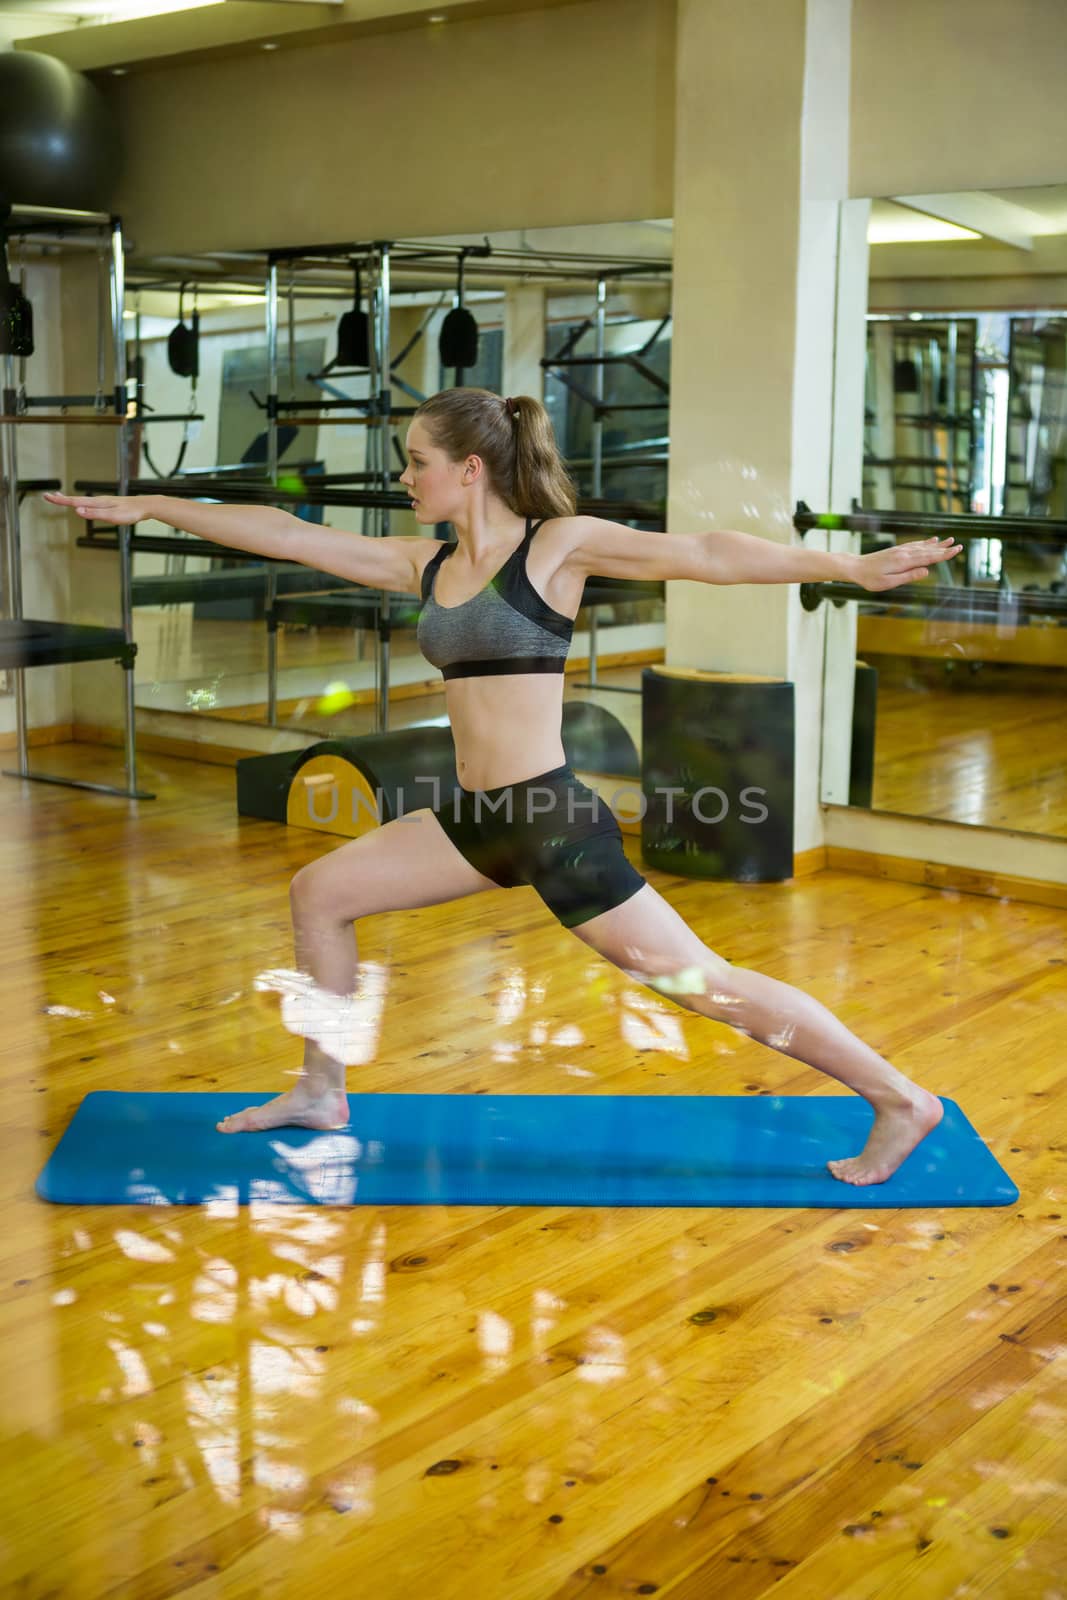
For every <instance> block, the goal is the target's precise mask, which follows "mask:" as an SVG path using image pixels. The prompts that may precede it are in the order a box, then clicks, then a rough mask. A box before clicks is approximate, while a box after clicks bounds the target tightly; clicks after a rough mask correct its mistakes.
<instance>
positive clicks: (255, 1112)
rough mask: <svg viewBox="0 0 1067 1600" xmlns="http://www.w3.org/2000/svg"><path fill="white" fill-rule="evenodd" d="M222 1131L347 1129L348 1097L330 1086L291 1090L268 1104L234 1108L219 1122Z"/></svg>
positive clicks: (218, 1126)
mask: <svg viewBox="0 0 1067 1600" xmlns="http://www.w3.org/2000/svg"><path fill="white" fill-rule="evenodd" d="M215 1126H216V1128H217V1129H218V1131H219V1132H220V1133H259V1132H261V1131H262V1130H263V1129H264V1128H321V1129H323V1130H326V1129H330V1128H346V1127H347V1126H348V1096H347V1095H346V1094H345V1091H344V1090H343V1089H330V1090H328V1091H327V1092H326V1093H325V1094H318V1095H313V1094H310V1093H309V1092H308V1091H307V1090H306V1089H300V1088H299V1087H297V1088H295V1089H290V1090H289V1092H288V1094H280V1095H279V1096H278V1098H277V1100H268V1101H267V1103H266V1105H262V1106H249V1107H248V1109H247V1110H246V1111H234V1112H232V1113H231V1114H230V1116H228V1117H223V1119H222V1121H221V1122H216V1124H215Z"/></svg>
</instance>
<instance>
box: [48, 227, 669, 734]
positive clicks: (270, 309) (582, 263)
mask: <svg viewBox="0 0 1067 1600" xmlns="http://www.w3.org/2000/svg"><path fill="white" fill-rule="evenodd" d="M475 251H476V253H475V254H473V255H472V248H471V247H470V246H461V245H436V244H432V243H430V244H423V243H420V242H417V241H416V242H400V243H396V242H392V241H385V240H380V241H372V242H370V243H367V242H363V243H360V242H356V241H352V242H348V243H342V244H328V245H313V246H293V247H289V248H284V249H277V250H272V251H269V252H267V253H266V255H265V256H263V255H254V256H252V257H251V258H250V257H249V256H248V255H239V256H235V257H232V258H231V257H229V256H227V255H225V254H222V255H219V256H217V257H214V258H208V259H213V260H215V261H216V262H218V263H220V264H221V269H225V270H220V271H219V272H218V274H217V278H216V279H213V278H212V277H211V276H210V274H209V273H207V272H203V273H201V272H197V273H195V274H194V273H192V272H190V270H189V268H188V266H187V265H183V268H182V270H181V272H180V273H179V274H178V275H177V276H178V277H180V278H181V279H182V280H183V281H184V282H185V283H186V284H187V285H188V284H189V283H191V282H193V281H194V278H195V282H196V283H197V284H198V285H199V286H201V287H205V286H207V285H208V284H211V283H213V282H216V281H217V282H219V283H222V282H227V281H228V280H229V279H231V278H232V277H233V276H237V277H238V278H239V279H241V280H244V279H247V278H249V277H253V276H257V273H256V268H257V267H258V268H259V270H264V261H265V279H266V312H265V316H266V332H267V346H268V371H269V379H268V394H267V397H266V400H265V401H263V402H258V401H257V403H258V404H260V405H261V408H262V409H263V411H264V412H265V415H266V421H267V433H268V441H267V462H266V475H265V476H261V477H250V476H249V477H245V476H242V477H239V478H238V477H236V476H226V475H223V476H222V477H219V478H213V477H212V476H211V474H210V472H205V473H204V474H203V475H197V478H196V483H195V487H196V490H197V494H198V496H210V498H212V499H218V500H220V501H227V500H229V501H237V502H242V503H248V502H252V503H260V504H264V505H274V504H278V505H282V504H289V505H301V504H302V505H350V506H358V507H361V508H363V510H364V512H365V513H366V512H368V511H370V512H371V513H372V514H373V513H377V515H376V516H373V517H372V521H371V526H370V527H369V528H368V529H367V531H369V532H372V533H379V534H384V533H386V532H387V530H388V525H389V512H390V510H391V509H393V508H394V507H395V508H396V509H405V508H406V507H407V505H408V498H407V496H406V495H405V494H402V493H397V492H393V491H392V490H391V489H390V483H391V475H390V471H389V449H390V444H391V442H392V439H391V431H390V429H391V423H392V422H393V421H394V420H400V419H401V418H403V417H406V416H410V415H411V414H412V413H413V412H414V410H415V409H416V408H415V407H414V406H394V405H393V404H392V396H391V384H390V381H389V380H390V377H391V376H392V374H391V364H390V362H389V295H390V284H391V282H392V281H393V268H394V265H395V264H397V263H399V264H400V267H401V268H402V270H403V274H404V276H405V277H406V278H409V279H410V278H414V279H415V281H416V282H417V281H418V280H419V278H421V277H422V276H423V275H426V276H428V277H430V278H431V279H433V280H435V285H434V286H435V287H436V286H439V280H440V277H441V273H442V269H443V268H444V267H445V266H446V265H447V264H449V263H458V262H459V260H460V259H461V257H463V256H465V258H466V265H465V272H466V274H467V275H468V276H479V277H483V278H485V277H488V278H490V279H500V278H504V279H507V280H513V279H514V280H519V281H523V280H527V279H531V278H532V279H535V280H537V281H545V280H549V281H551V280H562V281H564V282H573V281H574V280H575V279H578V280H583V279H586V280H587V279H589V278H590V277H593V278H594V280H595V281H596V282H598V283H600V282H602V281H603V282H606V281H607V280H609V279H611V278H614V277H622V276H628V277H645V278H652V279H653V280H655V281H660V280H662V279H663V278H664V276H666V277H668V278H669V275H670V262H658V261H650V260H641V259H640V258H634V257H618V258H612V257H606V258H605V257H590V256H586V255H581V254H576V253H568V252H558V251H557V252H534V251H529V250H497V249H496V248H495V247H494V248H493V249H492V252H491V257H492V258H491V260H488V259H486V260H479V259H478V257H479V256H484V252H483V251H482V250H481V248H480V247H475ZM231 260H232V262H233V266H232V267H231V266H230V262H231ZM357 262H358V263H359V264H360V266H361V267H366V268H368V269H369V271H370V278H371V293H370V296H369V300H370V318H371V327H372V338H371V341H370V354H371V361H372V366H371V367H370V368H369V369H367V370H368V374H369V377H370V383H371V391H372V393H371V397H370V398H369V399H367V400H355V399H333V400H323V401H321V402H319V401H307V400H302V401H295V400H294V401H283V400H281V399H280V398H279V395H278V377H279V371H278V369H279V361H278V296H279V283H278V268H279V266H280V265H281V264H283V263H288V264H289V266H290V282H289V292H290V305H291V304H292V294H293V293H294V292H295V289H294V275H295V269H296V268H297V267H298V266H299V265H300V264H301V263H308V264H311V265H315V264H319V266H320V270H321V268H323V267H325V268H326V269H327V271H329V269H331V268H333V269H336V270H337V271H338V272H339V273H340V272H344V273H345V275H346V276H345V278H344V279H343V280H342V279H340V278H338V280H337V282H333V281H332V280H330V279H328V278H323V277H322V276H319V277H317V278H316V279H314V280H313V282H312V283H311V284H309V285H308V286H307V287H306V288H305V289H303V290H301V291H300V292H301V293H304V294H306V293H307V289H308V288H310V289H311V290H312V291H315V290H317V291H318V292H319V293H320V294H327V295H329V296H330V297H331V298H333V297H336V295H337V292H338V291H339V290H341V289H342V288H343V287H347V285H348V283H349V282H350V274H351V271H352V268H353V266H354V265H355V264H356V263H357ZM249 264H251V270H249ZM136 276H137V285H136V286H137V288H139V289H148V288H153V289H158V288H173V287H174V286H175V283H176V282H177V277H167V278H160V277H159V276H158V275H156V274H153V273H146V272H145V271H142V272H141V273H138V274H136ZM133 277H134V274H133V273H131V287H132V279H133ZM665 325H666V319H665V320H664V322H663V323H661V326H660V329H658V330H657V335H656V336H658V333H659V332H660V331H662V327H663V326H665ZM650 342H651V341H650ZM408 348H410V344H409V346H408ZM646 348H647V346H646ZM398 359H399V358H398ZM587 359H588V358H587ZM605 359H606V360H611V359H613V358H611V357H607V358H605ZM619 359H620V360H631V359H632V358H631V357H629V356H626V357H620V358H619ZM392 364H395V363H392ZM576 364H581V362H579V363H576ZM396 381H397V382H399V380H396ZM659 381H660V382H661V381H662V380H659ZM413 398H414V396H413ZM137 409H138V418H139V420H142V421H151V420H159V421H163V420H171V419H164V418H162V417H156V415H155V413H153V414H152V415H151V416H143V415H142V414H141V408H140V406H138V408H137ZM323 410H326V411H328V412H330V413H337V412H341V413H343V412H344V411H353V410H356V411H361V412H364V413H365V414H366V420H367V423H368V426H369V427H370V428H371V430H372V431H371V433H370V434H369V435H368V446H369V452H370V454H371V456H372V457H373V466H372V467H371V469H370V470H368V471H367V472H366V473H361V474H354V475H348V474H332V475H331V476H330V477H329V478H328V479H327V480H326V482H325V483H324V484H322V486H321V487H320V486H319V484H318V483H316V486H315V487H314V488H311V487H310V485H309V486H308V487H305V488H302V489H301V490H299V491H298V492H294V491H286V490H281V489H279V488H278V487H277V478H278V449H277V429H278V426H279V423H280V422H281V421H284V420H286V419H287V418H288V419H290V420H293V421H299V420H303V419H302V418H301V417H300V415H299V414H300V413H301V412H310V413H311V414H312V415H313V416H314V419H315V421H316V422H318V423H321V422H322V421H323V419H322V418H321V416H320V415H319V413H320V412H321V411H323ZM177 420H183V419H180V418H179V419H177ZM338 420H342V418H338ZM344 420H347V419H344ZM353 478H358V479H360V480H361V481H364V482H369V483H372V484H375V483H376V486H375V487H372V488H368V489H366V490H351V489H344V488H342V489H333V488H331V487H330V485H331V484H332V483H340V482H348V483H350V482H352V481H353ZM76 487H77V488H79V489H83V490H85V491H86V492H87V493H107V492H113V491H114V489H115V485H114V484H110V483H106V482H98V481H84V482H83V481H79V482H78V484H77V485H76ZM190 487H191V485H190V481H189V479H187V478H183V479H178V480H173V481H166V480H158V479H137V480H133V481H128V483H127V487H126V490H125V492H128V493H133V494H151V493H155V494H160V493H173V494H175V495H176V496H179V497H180V496H188V495H189V490H190ZM581 509H583V510H585V511H588V512H590V513H593V514H604V513H609V512H614V513H615V514H616V515H617V516H629V517H630V518H632V519H634V520H640V521H655V520H657V519H658V518H659V517H660V516H661V514H662V510H661V508H660V507H658V506H656V505H649V504H644V503H641V502H634V503H632V504H631V503H630V502H625V501H616V502H611V503H604V504H601V503H600V502H599V500H598V499H593V500H590V501H586V502H584V503H583V504H582V507H581ZM366 521H367V519H366V518H365V526H366ZM123 531H124V532H125V533H127V534H129V533H130V532H131V530H129V529H126V530H123ZM78 544H79V545H80V546H82V547H84V548H91V549H98V550H99V549H114V548H116V545H115V543H114V541H113V540H108V539H101V538H100V537H98V536H97V535H96V534H95V533H94V531H93V529H92V527H91V526H90V528H89V529H88V530H87V531H86V533H85V534H84V535H83V536H82V537H81V538H80V539H79V540H78ZM189 544H190V541H189V540H188V539H182V538H180V537H175V536H165V535H164V536H159V535H144V534H139V533H136V532H134V533H133V537H132V541H131V549H132V550H138V549H141V550H152V551H166V552H175V553H188V551H189ZM198 553H203V554H208V555H209V556H210V555H215V556H217V557H222V556H231V557H232V556H236V557H238V558H240V559H242V560H245V561H249V562H252V561H257V560H258V559H259V558H258V557H256V556H253V555H250V554H249V552H247V551H230V550H227V549H226V548H224V547H222V546H214V547H213V548H212V549H211V550H209V551H200V552H198ZM275 582H276V578H275V569H274V567H273V566H271V565H270V564H268V567H267V572H266V585H267V611H268V617H269V616H271V614H272V613H273V609H274V605H275V601H276V592H275ZM383 593H384V592H383ZM374 614H375V620H376V628H377V634H378V652H377V655H376V658H375V698H376V707H377V731H379V732H386V731H388V684H389V639H390V632H391V630H390V626H389V621H390V619H389V601H388V595H387V594H385V595H384V605H382V606H378V607H376V608H375V613H374ZM590 618H591V632H592V630H593V629H595V608H593V607H591V608H590ZM276 673H277V657H276V637H275V632H274V630H273V629H270V628H269V630H268V698H267V719H268V723H269V724H270V725H271V726H277V696H276ZM627 692H630V693H639V692H640V691H637V690H631V691H627Z"/></svg>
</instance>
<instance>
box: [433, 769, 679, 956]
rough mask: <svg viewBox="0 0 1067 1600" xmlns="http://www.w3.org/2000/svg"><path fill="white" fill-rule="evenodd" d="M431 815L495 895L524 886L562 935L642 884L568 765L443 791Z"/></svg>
mask: <svg viewBox="0 0 1067 1600" xmlns="http://www.w3.org/2000/svg"><path fill="white" fill-rule="evenodd" d="M434 814H435V815H436V817H437V820H438V822H439V823H440V824H441V826H442V828H443V829H444V830H445V832H446V833H447V834H448V837H449V838H450V839H451V840H452V843H453V844H454V845H455V846H456V849H457V850H458V851H459V852H460V854H461V855H462V856H464V857H465V858H466V860H468V861H469V862H470V864H471V866H472V867H477V869H478V871H479V872H484V873H485V875H486V877H487V878H492V880H493V882H494V883H498V884H499V885H500V887H501V888H502V889H514V888H517V887H518V885H519V884H527V883H528V884H530V885H531V886H532V887H533V888H534V889H536V890H537V893H538V894H539V895H540V896H541V899H542V900H543V901H544V902H545V905H546V906H547V907H548V908H549V910H550V911H551V912H552V913H553V914H554V915H555V916H556V917H558V918H559V920H560V922H561V923H562V924H563V926H564V927H565V928H576V927H578V926H579V925H580V924H581V923H583V922H588V921H589V919H590V918H591V917H598V916H600V915H601V913H602V912H604V911H611V910H613V909H614V907H615V906H619V905H622V903H623V901H624V900H629V898H630V896H631V895H633V894H636V893H637V891H638V889H640V888H642V887H643V886H644V884H645V883H646V882H647V881H648V880H647V879H646V878H643V877H642V876H641V874H640V873H639V872H638V871H637V869H636V868H635V867H633V866H632V865H631V864H630V862H629V861H628V860H627V859H626V855H625V854H624V852H623V848H622V830H621V829H620V827H619V824H618V822H617V821H616V820H615V817H614V815H613V814H612V812H611V809H610V808H609V807H608V806H607V805H606V803H605V802H604V801H603V800H601V799H600V797H599V796H598V795H597V794H596V793H595V791H594V790H592V789H590V788H589V787H588V786H587V785H586V784H584V783H581V782H580V781H579V779H578V778H577V777H576V776H575V774H574V771H573V769H572V768H571V766H570V764H569V763H567V764H566V765H564V766H562V767H557V768H556V769H555V771H553V772H543V773H541V775H540V776H539V777H537V778H527V779H526V780H525V781H524V782H523V783H509V784H506V785H504V787H502V788H500V789H460V788H456V789H453V790H452V791H451V793H449V791H448V790H447V789H446V790H445V791H444V793H443V797H442V800H441V804H440V806H438V807H435V808H434Z"/></svg>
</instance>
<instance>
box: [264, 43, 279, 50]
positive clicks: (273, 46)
mask: <svg viewBox="0 0 1067 1600" xmlns="http://www.w3.org/2000/svg"><path fill="white" fill-rule="evenodd" d="M277 48H278V46H277V45H276V44H264V45H260V49H261V50H277Z"/></svg>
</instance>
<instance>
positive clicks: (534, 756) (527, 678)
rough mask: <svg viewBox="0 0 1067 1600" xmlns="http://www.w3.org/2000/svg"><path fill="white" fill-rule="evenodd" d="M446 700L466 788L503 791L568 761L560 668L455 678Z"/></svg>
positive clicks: (447, 688)
mask: <svg viewBox="0 0 1067 1600" xmlns="http://www.w3.org/2000/svg"><path fill="white" fill-rule="evenodd" d="M445 704H446V705H447V706H448V719H449V721H450V722H451V724H452V737H453V739H454V740H455V745H456V775H457V777H458V778H459V782H460V787H461V788H463V789H502V788H504V787H505V786H506V785H507V784H509V783H522V782H523V781H524V779H526V778H536V777H538V776H539V775H540V774H541V773H542V772H552V771H554V770H555V768H556V767H561V766H562V765H563V763H564V762H565V761H566V759H567V757H566V755H565V753H564V750H563V739H562V737H561V734H560V725H561V723H562V721H563V674H562V672H560V673H554V672H553V673H547V672H542V673H535V672H525V673H516V674H515V676H514V677H509V676H501V677H497V676H493V677H488V678H453V679H451V680H450V681H449V682H448V683H446V684H445Z"/></svg>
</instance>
